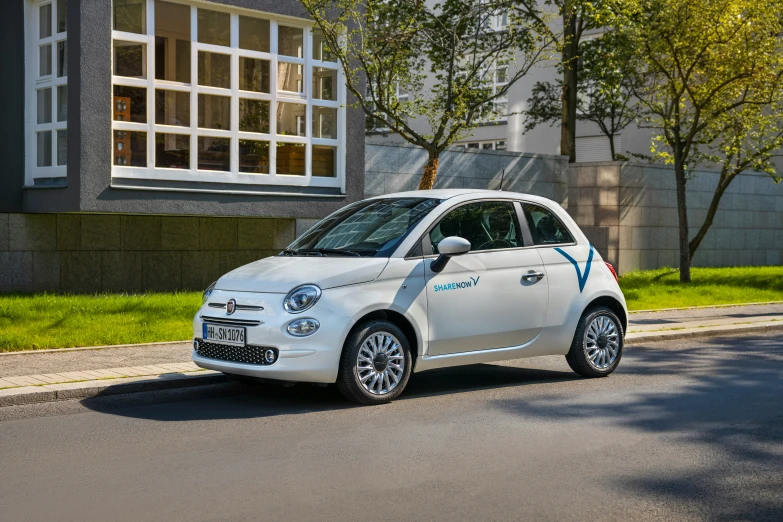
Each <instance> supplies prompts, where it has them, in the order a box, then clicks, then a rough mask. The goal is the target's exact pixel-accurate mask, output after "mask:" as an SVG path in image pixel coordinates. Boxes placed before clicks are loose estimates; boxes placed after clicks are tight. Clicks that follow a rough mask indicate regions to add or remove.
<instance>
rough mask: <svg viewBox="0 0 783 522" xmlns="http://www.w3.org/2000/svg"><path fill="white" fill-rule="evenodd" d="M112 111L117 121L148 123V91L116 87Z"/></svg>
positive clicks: (121, 86)
mask: <svg viewBox="0 0 783 522" xmlns="http://www.w3.org/2000/svg"><path fill="white" fill-rule="evenodd" d="M112 110H113V112H114V120H115V121H132V122H136V123H147V89H145V88H144V87H126V86H124V85H115V86H114V107H113V108H112Z"/></svg>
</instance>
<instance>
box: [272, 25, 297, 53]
mask: <svg viewBox="0 0 783 522" xmlns="http://www.w3.org/2000/svg"><path fill="white" fill-rule="evenodd" d="M302 35H303V31H302V29H299V28H297V27H286V26H285V25H278V26H277V53H278V54H280V55H283V56H296V57H297V58H303V57H304V55H303V54H302Z"/></svg>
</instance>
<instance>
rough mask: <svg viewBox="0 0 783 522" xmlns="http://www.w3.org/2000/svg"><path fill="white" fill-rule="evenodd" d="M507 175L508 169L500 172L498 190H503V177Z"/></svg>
mask: <svg viewBox="0 0 783 522" xmlns="http://www.w3.org/2000/svg"><path fill="white" fill-rule="evenodd" d="M505 177H506V169H503V172H502V173H501V174H500V187H498V190H503V178H505Z"/></svg>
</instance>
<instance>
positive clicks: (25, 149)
mask: <svg viewBox="0 0 783 522" xmlns="http://www.w3.org/2000/svg"><path fill="white" fill-rule="evenodd" d="M2 15H3V16H2V17H0V27H1V29H0V32H1V33H2V35H3V37H2V38H3V39H4V43H5V50H6V52H5V57H4V60H3V63H2V64H1V65H0V67H2V68H3V72H4V81H3V82H2V85H0V92H2V99H3V100H4V106H5V108H6V115H7V118H6V122H5V125H4V126H3V138H4V139H3V140H1V141H0V148H2V154H3V156H4V157H5V158H6V159H7V163H6V168H5V169H3V171H2V172H1V173H0V178H1V179H2V181H3V188H4V190H3V191H1V192H0V291H33V290H51V291H70V290H77V289H79V288H78V287H79V284H77V283H78V282H74V281H71V280H72V279H73V278H74V277H75V278H77V279H82V280H84V281H93V283H92V284H91V285H88V286H89V289H91V290H96V291H99V290H108V289H113V290H125V289H127V290H141V289H146V288H148V287H150V286H152V287H157V288H159V289H167V290H169V289H178V288H198V287H201V286H203V285H204V283H205V282H206V284H208V283H209V282H210V281H211V278H214V277H216V276H217V275H219V274H220V273H221V272H222V271H225V269H230V268H232V267H233V266H238V265H241V264H243V263H245V262H247V259H248V258H249V257H254V256H256V255H260V254H264V253H267V252H270V251H272V250H273V249H275V248H280V247H284V246H285V245H286V244H287V243H288V242H289V241H291V240H293V239H294V237H295V230H296V220H297V219H306V218H318V217H323V216H325V215H326V214H328V213H330V212H332V211H334V210H336V209H337V208H339V207H341V206H343V205H345V204H346V203H348V202H351V201H354V200H357V199H359V198H361V197H362V195H363V192H364V117H363V115H362V114H361V113H360V112H359V111H357V110H355V109H350V108H347V105H349V102H350V100H349V99H347V96H348V94H347V92H346V88H345V85H344V81H343V79H342V72H341V70H340V67H339V64H338V63H336V62H335V61H333V60H332V58H331V56H329V54H328V52H326V51H325V49H324V46H323V45H322V43H321V39H320V38H319V35H318V33H317V32H314V31H313V30H312V24H311V22H310V21H309V20H308V18H307V15H306V12H305V11H304V9H303V8H302V6H301V4H300V3H299V2H298V1H297V0H217V1H212V2H203V1H200V0H166V1H164V0H112V1H108V0H107V1H101V2H93V1H89V2H87V1H78V0H16V1H13V2H11V1H9V2H5V3H4V4H3V7H2ZM224 216H226V217H224ZM44 253H45V254H44ZM201 255H203V256H205V258H204V259H207V264H208V265H210V268H208V269H206V270H203V269H202V270H201V271H202V272H205V273H204V274H203V276H202V277H198V278H196V279H195V280H188V279H187V277H186V276H184V275H183V274H185V272H186V267H185V265H186V264H187V263H188V262H189V261H186V259H189V258H191V257H194V256H196V257H198V256H201ZM156 265H165V270H164V272H168V273H169V275H170V276H171V277H169V278H166V277H164V278H163V279H164V281H159V282H152V281H151V280H150V281H149V282H150V283H151V284H150V285H148V284H146V283H145V280H147V279H148V278H147V277H146V276H145V275H144V274H145V272H151V271H152V268H153V267H154V266H156ZM118 266H120V267H121V268H118ZM145 267H147V270H146V271H145ZM73 270H76V272H79V273H78V274H76V275H74V273H73ZM122 272H126V273H129V274H132V275H131V276H129V277H130V282H128V281H125V282H123V281H120V280H118V279H122V278H123V277H124V278H125V279H128V277H126V276H122V277H120V275H121V273H122ZM44 273H45V274H44ZM107 274H109V275H107ZM150 277H151V276H150ZM104 279H106V281H104ZM166 279H168V283H167V282H166V281H165V280H166Z"/></svg>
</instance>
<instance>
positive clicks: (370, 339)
mask: <svg viewBox="0 0 783 522" xmlns="http://www.w3.org/2000/svg"><path fill="white" fill-rule="evenodd" d="M387 342H388V344H387ZM360 354H361V356H360ZM400 363H402V364H400ZM412 367H413V358H412V356H411V349H410V345H409V344H408V339H407V337H405V334H404V333H403V331H402V330H400V328H399V327H397V325H395V324H394V323H391V322H389V321H382V320H376V321H368V322H366V323H363V324H360V325H359V326H358V327H357V328H355V329H354V330H353V331H352V332H351V333H350V334H349V335H348V339H346V341H345V346H344V347H343V353H342V355H341V356H340V369H339V372H338V375H337V389H338V390H340V393H342V394H343V396H344V397H345V398H346V399H348V400H350V401H353V402H358V403H359V404H365V405H373V404H385V403H387V402H390V401H392V400H394V399H396V398H397V397H398V396H399V395H400V394H401V393H402V391H403V390H404V389H405V386H406V385H407V384H408V379H409V378H410V375H411V368H412ZM379 379H380V381H379ZM395 379H396V381H395Z"/></svg>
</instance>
